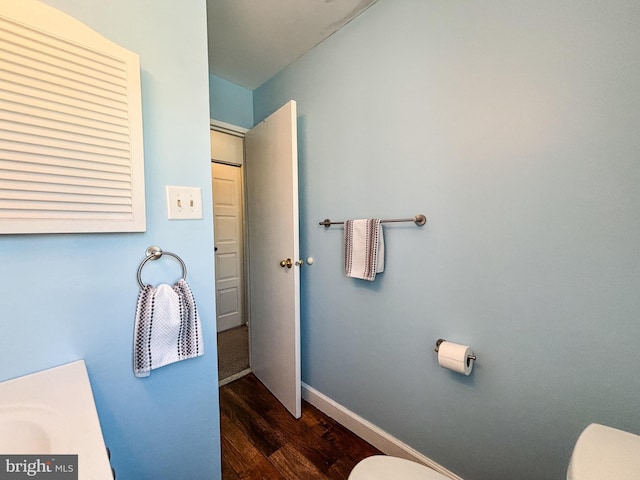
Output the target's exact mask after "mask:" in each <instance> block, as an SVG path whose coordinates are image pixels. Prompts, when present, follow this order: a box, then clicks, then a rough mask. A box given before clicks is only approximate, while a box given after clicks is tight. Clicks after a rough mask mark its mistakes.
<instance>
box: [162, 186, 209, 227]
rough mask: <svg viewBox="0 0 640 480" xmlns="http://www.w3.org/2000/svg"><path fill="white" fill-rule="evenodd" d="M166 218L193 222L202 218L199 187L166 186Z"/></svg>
mask: <svg viewBox="0 0 640 480" xmlns="http://www.w3.org/2000/svg"><path fill="white" fill-rule="evenodd" d="M167 218H168V219H169V220H194V219H201V218H202V190H201V189H200V188H199V187H174V186H170V185H167Z"/></svg>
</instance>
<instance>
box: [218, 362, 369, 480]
mask: <svg viewBox="0 0 640 480" xmlns="http://www.w3.org/2000/svg"><path fill="white" fill-rule="evenodd" d="M220 421H221V428H222V478H223V480H235V479H239V478H242V479H249V480H254V479H256V480H258V479H260V480H262V479H264V480H325V479H330V480H346V479H347V477H348V476H349V473H350V472H351V469H352V468H353V467H354V466H355V465H356V464H357V463H358V462H359V461H360V460H362V459H363V458H366V457H369V456H371V455H376V454H380V453H381V452H380V451H378V450H377V449H376V448H374V447H373V446H371V445H370V444H369V443H367V442H365V441H364V440H362V439H361V438H359V437H357V436H356V435H354V434H353V433H351V432H350V431H349V430H347V429H346V428H344V427H343V426H341V425H340V424H339V423H337V422H336V421H334V420H332V419H331V418H329V417H327V416H326V415H324V414H323V413H322V412H320V411H319V410H318V409H316V408H315V407H313V406H312V405H310V404H309V403H307V402H305V401H303V402H302V417H301V418H299V419H298V420H296V419H294V418H293V417H292V416H291V415H290V414H289V412H287V410H286V409H285V408H284V407H283V406H282V405H281V404H280V403H279V402H278V401H277V400H276V399H275V398H274V397H273V395H271V393H270V392H269V391H268V390H267V389H266V387H265V386H264V385H262V384H261V383H260V381H259V380H258V379H257V378H256V377H255V376H254V375H252V374H249V375H247V376H246V377H243V378H241V379H239V380H236V381H234V382H232V383H230V384H228V385H225V386H223V387H221V388H220Z"/></svg>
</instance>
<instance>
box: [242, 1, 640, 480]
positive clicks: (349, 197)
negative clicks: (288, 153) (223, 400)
mask: <svg viewBox="0 0 640 480" xmlns="http://www.w3.org/2000/svg"><path fill="white" fill-rule="evenodd" d="M639 24H640V9H639V8H638V4H637V1H635V0H614V1H610V2H591V1H586V0H568V1H563V2H557V1H555V0H544V1H542V2H541V1H539V0H535V1H534V0H526V1H519V2H505V1H498V0H488V1H483V2H464V1H459V0H453V1H452V0H380V2H378V3H377V4H376V5H375V6H373V7H372V8H371V9H369V10H367V11H366V12H365V13H364V14H363V15H362V16H361V17H359V18H358V19H356V20H355V21H353V22H351V23H350V24H349V25H348V26H347V27H346V28H345V29H343V30H342V31H340V32H338V33H336V34H335V35H333V36H332V37H330V38H329V39H328V40H327V41H325V42H324V43H322V44H321V45H320V46H318V47H317V48H315V49H314V50H312V51H311V52H310V53H308V54H307V55H305V56H304V57H302V58H301V59H300V60H299V61H297V62H296V63H295V64H294V65H293V66H291V67H290V68H288V69H286V70H285V71H283V72H281V74H279V75H278V76H276V77H275V78H274V79H272V80H271V81H269V82H268V83H266V84H265V85H263V86H262V87H260V88H259V89H258V90H256V91H255V92H254V105H255V116H254V118H255V120H256V121H260V120H261V119H263V118H264V117H265V116H266V115H267V114H269V113H270V112H272V111H273V110H275V109H276V108H277V107H278V106H280V105H281V104H283V103H284V102H286V101H287V100H289V99H290V98H293V99H295V100H297V101H298V114H299V118H298V121H299V142H300V151H299V154H300V195H301V208H300V212H301V226H300V228H301V240H302V247H301V252H302V255H303V256H307V255H312V256H314V257H315V259H316V262H315V263H314V265H313V266H309V267H305V268H304V269H303V270H302V285H303V307H302V336H303V339H302V355H303V362H302V363H303V380H304V381H305V382H307V383H308V384H309V385H311V386H312V387H314V388H316V389H318V390H319V391H321V392H322V393H324V394H326V395H328V396H329V397H331V398H333V399H335V400H336V401H338V402H339V403H341V404H343V405H345V406H346V407H348V408H350V409H352V410H353V411H355V412H356V413H358V414H360V415H362V416H363V417H364V418H366V419H367V420H370V421H371V422H373V423H374V424H376V425H378V426H380V427H382V428H383V429H385V430H387V431H388V432H390V433H391V434H393V435H396V436H397V437H399V438H400V439H401V440H403V441H405V442H407V443H408V444H410V445H412V446H413V447H415V448H416V449H418V450H419V451H420V452H422V453H424V454H425V455H427V456H429V457H431V458H432V459H434V460H436V461H437V462H440V463H441V464H442V465H444V466H446V467H448V468H449V469H451V470H452V471H454V472H456V473H458V474H459V475H461V476H462V477H463V478H465V480H494V479H519V480H528V479H529V480H540V479H551V478H556V479H559V478H564V476H565V474H566V467H567V462H568V459H569V455H570V452H571V449H572V447H573V444H574V442H575V440H576V438H577V436H578V434H579V432H580V431H581V430H582V429H583V428H584V427H585V426H586V425H587V424H588V423H590V422H594V421H595V422H602V423H605V424H609V425H612V426H615V427H618V428H622V429H628V430H631V431H635V432H637V433H640V416H639V415H638V398H640V375H638V369H637V365H638V361H639V360H640V353H638V346H637V342H638V339H639V338H640V319H639V317H638V312H639V311H640V249H639V247H638V246H639V245H640V187H639V185H640V161H639V160H638V154H639V152H640V135H639V134H638V132H639V131H640V88H639V80H640V56H638V45H640V29H639V28H638V25H639ZM416 213H425V214H426V215H427V217H428V218H429V221H428V224H427V225H426V226H425V227H423V228H418V227H415V226H411V225H406V226H402V225H393V226H392V225H387V226H385V240H386V271H385V272H384V273H383V274H382V275H380V276H379V277H378V278H377V279H376V281H375V283H371V284H368V283H365V282H363V281H357V280H352V279H347V278H345V277H344V275H343V273H342V246H341V242H342V229H341V228H330V229H327V230H325V228H324V227H320V226H318V222H319V221H320V220H322V219H324V218H325V217H330V218H331V219H335V220H340V219H346V218H360V217H371V216H373V217H376V216H377V217H382V218H385V217H386V218H394V217H404V216H411V215H414V214H416ZM439 337H444V338H447V339H450V340H452V341H458V342H461V343H465V344H470V345H472V346H473V347H474V348H475V349H476V351H477V354H478V359H479V360H478V364H477V367H476V368H475V369H474V371H473V374H472V375H471V376H470V377H468V378H467V377H463V376H460V375H457V374H454V373H452V372H449V371H446V370H443V369H441V368H439V367H438V366H437V363H436V356H435V354H434V352H433V348H434V344H435V341H436V339H437V338H439Z"/></svg>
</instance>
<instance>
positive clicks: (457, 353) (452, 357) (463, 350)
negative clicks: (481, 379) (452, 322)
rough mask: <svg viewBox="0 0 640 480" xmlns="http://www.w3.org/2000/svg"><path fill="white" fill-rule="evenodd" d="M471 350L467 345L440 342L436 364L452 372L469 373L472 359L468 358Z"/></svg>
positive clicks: (471, 352) (471, 353)
mask: <svg viewBox="0 0 640 480" xmlns="http://www.w3.org/2000/svg"><path fill="white" fill-rule="evenodd" d="M469 355H473V351H472V350H471V349H470V348H469V347H468V346H467V345H460V344H457V343H452V342H442V343H441V344H440V346H439V347H438V364H440V366H441V367H443V368H448V369H449V370H453V371H454V372H458V373H463V374H465V375H469V374H470V373H471V370H472V369H473V360H470V359H469Z"/></svg>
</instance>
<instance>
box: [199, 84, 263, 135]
mask: <svg viewBox="0 0 640 480" xmlns="http://www.w3.org/2000/svg"><path fill="white" fill-rule="evenodd" d="M209 111H210V113H211V118H214V119H216V120H220V121H222V122H226V123H230V124H232V125H236V126H238V127H244V128H251V127H253V92H252V91H251V90H248V89H246V88H244V87H241V86H240V85H236V84H235V83H232V82H230V81H228V80H225V79H224V78H220V77H218V76H216V75H213V74H209Z"/></svg>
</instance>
